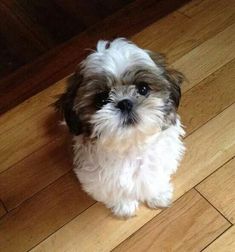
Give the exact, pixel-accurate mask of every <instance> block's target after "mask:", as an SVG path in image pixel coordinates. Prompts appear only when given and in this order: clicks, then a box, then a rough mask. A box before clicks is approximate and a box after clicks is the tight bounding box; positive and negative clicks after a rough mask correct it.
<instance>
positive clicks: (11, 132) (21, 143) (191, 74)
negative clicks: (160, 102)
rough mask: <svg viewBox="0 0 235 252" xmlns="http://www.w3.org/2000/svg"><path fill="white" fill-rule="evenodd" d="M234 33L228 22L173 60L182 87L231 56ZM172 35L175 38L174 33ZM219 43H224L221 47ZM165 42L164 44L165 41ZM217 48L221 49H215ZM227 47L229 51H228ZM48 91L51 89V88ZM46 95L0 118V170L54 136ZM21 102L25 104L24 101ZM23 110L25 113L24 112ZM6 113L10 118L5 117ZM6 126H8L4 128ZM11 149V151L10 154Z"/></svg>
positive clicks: (35, 97) (49, 98)
mask: <svg viewBox="0 0 235 252" xmlns="http://www.w3.org/2000/svg"><path fill="white" fill-rule="evenodd" d="M229 22H230V21H229ZM212 27H213V26H212ZM233 34H235V32H233V26H230V27H229V28H227V29H226V30H225V31H223V32H222V33H220V34H218V35H217V36H215V37H213V38H211V39H210V40H209V41H206V42H205V43H203V44H201V45H200V46H199V47H197V48H195V49H194V50H193V51H192V52H190V53H188V54H189V55H188V54H187V55H188V56H187V55H185V56H184V57H183V58H181V59H180V60H178V61H177V62H175V66H176V67H177V68H179V69H180V70H181V71H183V72H185V74H186V76H187V78H188V79H189V81H190V85H185V86H184V89H185V90H187V89H189V88H190V87H192V86H193V85H196V84H197V83H198V82H199V81H201V80H202V79H204V78H206V77H207V76H208V75H209V74H211V73H212V72H213V71H216V70H217V69H218V68H219V67H220V66H222V65H224V64H226V63H227V62H228V61H229V60H230V59H231V58H233V57H234V55H233V54H234V52H235V50H233V49H234V45H233V44H234V43H235V42H234V41H235V39H234V36H235V35H233ZM172 39H174V36H173V37H172ZM146 40H147V39H146ZM134 41H135V42H138V40H137V39H134ZM139 42H140V43H139V44H140V46H142V45H143V43H142V42H141V41H139ZM222 42H223V43H222ZM230 42H231V43H230ZM232 42H233V43H232ZM221 43H222V45H223V46H222V48H221ZM165 46H166V47H167V45H165ZM194 46H195V45H193V44H192V46H191V48H192V47H194ZM182 47H184V45H182ZM218 50H219V51H220V53H217V52H218ZM229 50H230V51H231V53H229V55H228V51H229ZM210 53H212V54H215V57H213V58H214V60H212V57H209V56H210ZM202 61H203V62H202ZM193 66H194V67H193ZM192 67H193V69H192ZM61 85H62V86H63V85H64V82H63V81H62V84H61ZM62 86H60V85H57V86H56V88H55V91H54V93H57V91H59V90H60V91H61V87H62ZM57 88H58V89H57ZM52 90H53V88H52ZM46 92H47V91H46V90H45V91H44V93H43V94H44V95H45V94H46ZM50 92H53V91H51V90H50ZM45 96H46V95H45ZM45 96H43V97H45ZM45 99H46V100H45V102H44V103H43V104H44V105H43V106H41V104H42V102H39V103H38V102H37V100H38V101H40V100H41V94H38V95H36V96H34V97H33V98H32V99H31V100H30V101H27V102H29V105H28V107H30V105H32V104H34V102H36V103H35V104H38V105H35V106H36V107H34V108H35V109H34V110H33V109H32V108H31V109H29V111H28V110H24V112H22V113H20V112H19V111H23V110H21V109H20V108H17V109H16V110H13V112H10V115H7V116H6V117H5V116H4V115H3V117H2V119H1V120H2V123H0V132H2V133H1V135H0V138H1V141H2V142H4V143H6V144H5V145H4V146H0V163H1V166H0V172H1V171H4V170H6V169H8V168H9V167H10V166H12V165H13V164H15V163H17V162H19V161H20V160H22V159H23V158H25V157H26V156H28V155H29V154H31V153H32V152H34V151H35V150H37V149H38V148H40V147H42V146H43V145H45V144H47V143H48V142H50V141H51V134H52V135H53V136H54V134H56V133H57V127H56V126H55V124H56V120H57V117H55V115H54V111H53V109H52V108H48V107H47V106H49V105H50V104H51V103H52V98H51V97H48V98H47V96H46V98H45ZM24 106H26V105H25V103H24ZM32 106H34V105H32ZM44 106H45V107H44ZM16 111H18V113H16ZM7 114H8V113H7ZM23 114H25V115H26V116H23ZM29 115H30V118H31V119H30V120H26V119H27V118H29ZM7 117H8V118H9V120H7ZM18 117H19V119H18ZM49 118H50V119H49ZM1 129H2V130H1ZM5 129H8V130H7V131H6V132H5ZM25 130H27V131H28V134H27V136H25V134H24V132H25ZM58 135H60V133H58ZM9 139H11V141H9ZM13 152H14V155H12V154H11V153H13Z"/></svg>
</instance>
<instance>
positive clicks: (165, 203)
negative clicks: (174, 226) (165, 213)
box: [147, 187, 173, 208]
mask: <svg viewBox="0 0 235 252" xmlns="http://www.w3.org/2000/svg"><path fill="white" fill-rule="evenodd" d="M172 197H173V189H172V187H169V190H167V191H165V192H162V193H159V195H157V196H156V197H153V198H151V199H150V200H148V201H147V205H148V207H150V208H165V207H170V205H171V203H172Z"/></svg>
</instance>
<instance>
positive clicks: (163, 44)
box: [133, 0, 235, 63]
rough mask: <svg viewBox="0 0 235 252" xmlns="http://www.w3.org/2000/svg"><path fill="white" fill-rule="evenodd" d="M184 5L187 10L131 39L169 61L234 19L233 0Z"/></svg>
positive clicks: (170, 16) (206, 0) (208, 0)
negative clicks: (188, 10)
mask: <svg viewBox="0 0 235 252" xmlns="http://www.w3.org/2000/svg"><path fill="white" fill-rule="evenodd" d="M187 7H188V8H189V9H190V8H191V11H190V13H184V12H183V11H182V13H183V14H181V13H179V11H181V9H180V10H179V11H176V12H174V13H172V14H171V15H169V16H167V17H165V18H163V19H162V20H159V21H158V22H156V23H154V24H152V25H150V26H149V27H147V28H146V29H144V30H143V31H141V32H139V33H137V34H136V35H135V36H134V37H133V39H134V41H136V42H138V43H139V44H140V45H142V46H144V47H147V48H148V49H149V50H153V51H158V52H162V53H164V54H166V55H167V57H168V58H169V62H171V63H172V62H174V61H176V60H177V59H179V58H180V57H182V56H183V55H184V54H186V53H188V52H189V51H190V50H192V49H193V48H195V47H197V46H199V45H200V44H201V43H203V42H204V41H205V40H207V39H209V38H211V37H213V36H214V35H216V34H217V33H218V32H220V31H222V30H224V29H225V28H226V27H228V26H229V25H231V24H233V23H234V20H235V13H234V8H235V2H234V1H233V0H218V1H216V4H215V2H214V0H204V1H201V0H197V1H191V2H189V3H188V4H186V5H185V7H183V8H187ZM185 14H186V15H187V16H189V18H188V17H187V16H185Z"/></svg>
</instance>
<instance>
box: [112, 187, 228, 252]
mask: <svg viewBox="0 0 235 252" xmlns="http://www.w3.org/2000/svg"><path fill="white" fill-rule="evenodd" d="M230 225H231V224H230V223H229V222H228V221H227V220H226V219H225V218H223V217H222V216H221V215H220V214H219V213H218V212H217V211H216V210H215V209H214V208H213V207H212V206H211V205H210V204H209V203H208V202H207V201H206V200H205V199H204V198H203V197H201V196H200V195H199V194H198V193H197V192H196V191H195V190H191V191H189V192H188V193H186V194H185V195H184V196H183V197H182V198H181V199H179V200H178V201H177V202H176V203H175V204H174V205H173V207H172V208H169V209H167V210H165V211H163V213H161V214H159V215H158V216H156V217H155V218H153V219H152V220H151V221H150V222H148V223H147V224H146V225H144V226H143V227H142V228H141V229H140V230H138V231H137V232H136V233H134V234H133V235H132V236H131V237H130V238H129V239H127V240H125V241H124V242H123V243H121V244H120V245H119V246H118V247H117V248H115V249H114V250H113V251H115V252H117V251H128V252H131V251H139V252H140V251H149V252H150V251H201V250H202V249H203V248H204V247H205V246H206V245H208V244H209V243H210V242H212V241H213V240H214V239H215V238H216V237H218V236H219V235H220V234H221V233H222V232H224V231H225V230H226V229H227V228H228V227H229V226H230Z"/></svg>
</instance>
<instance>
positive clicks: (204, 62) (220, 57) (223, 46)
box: [172, 24, 235, 90]
mask: <svg viewBox="0 0 235 252" xmlns="http://www.w3.org/2000/svg"><path fill="white" fill-rule="evenodd" d="M234 49H235V24H233V25H231V26H229V27H228V28H226V29H225V30H224V31H222V32H220V33H218V34H217V35H216V36H214V37H213V38H211V39H209V40H207V41H206V42H204V43H203V44H201V45H200V46H198V47H196V48H195V49H193V50H192V51H190V52H189V53H187V54H186V55H184V56H183V57H182V58H180V59H179V60H177V61H176V62H174V63H173V64H172V66H173V67H174V68H176V69H179V70H182V71H183V73H184V74H185V76H186V78H187V79H188V84H187V85H184V86H183V89H184V90H188V89H190V88H192V87H193V86H194V85H195V83H199V82H200V81H202V80H203V79H204V78H206V77H207V76H209V75H210V74H212V73H213V72H215V71H216V70H218V69H219V68H220V67H222V66H223V65H224V64H226V63H228V62H229V61H231V60H233V59H234V57H235V50H234ZM218 52H219V53H218ZM212 55H213V56H212Z"/></svg>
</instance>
